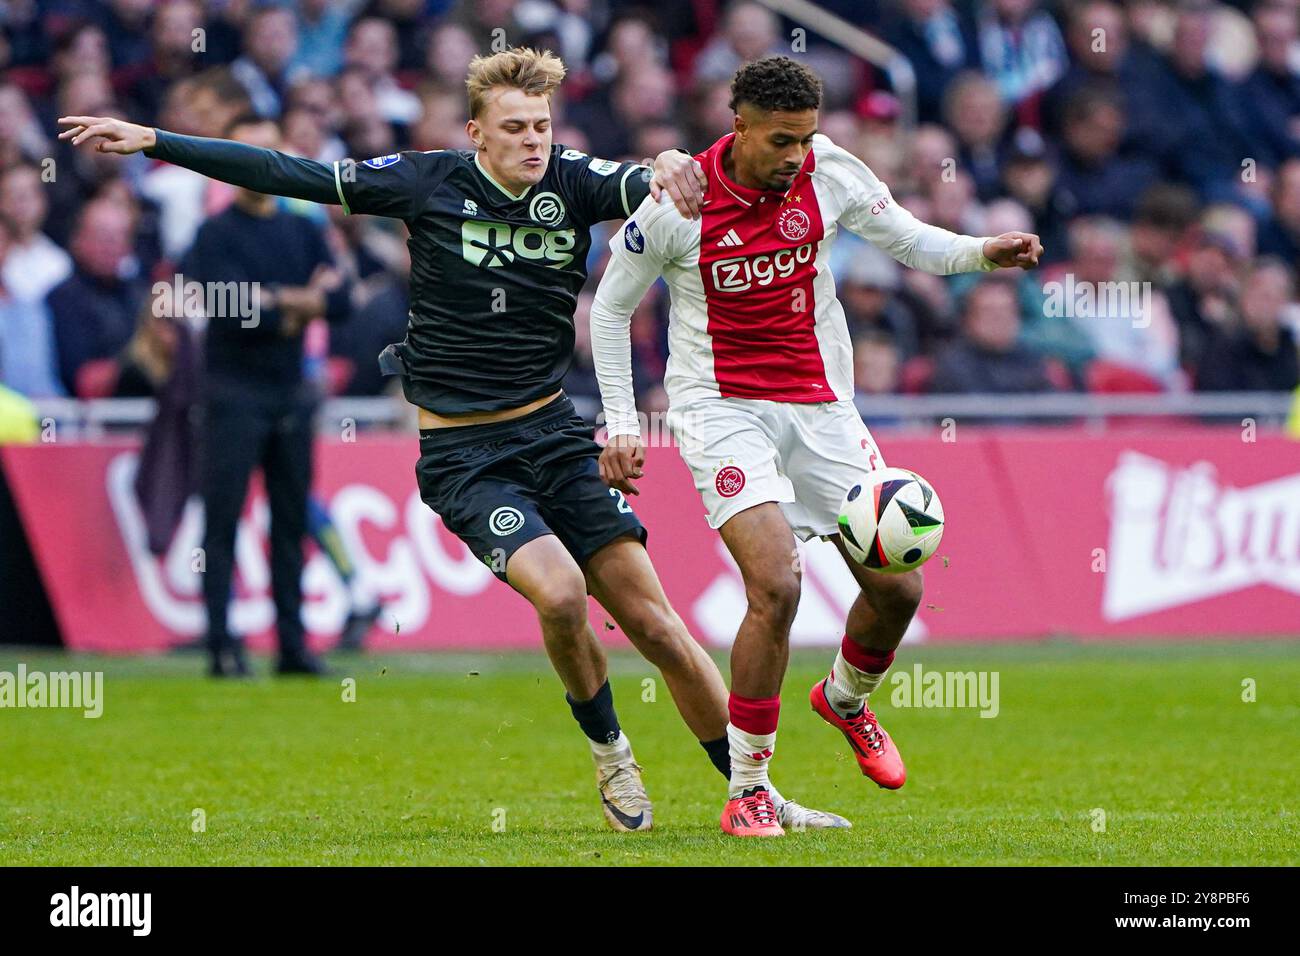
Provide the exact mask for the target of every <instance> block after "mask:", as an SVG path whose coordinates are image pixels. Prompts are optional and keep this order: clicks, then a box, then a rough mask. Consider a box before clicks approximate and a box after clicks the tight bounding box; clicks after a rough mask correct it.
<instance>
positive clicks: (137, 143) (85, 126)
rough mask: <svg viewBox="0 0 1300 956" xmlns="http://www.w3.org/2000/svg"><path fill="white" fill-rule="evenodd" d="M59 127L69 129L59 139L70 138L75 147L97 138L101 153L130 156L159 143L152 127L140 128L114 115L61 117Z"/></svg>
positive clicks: (98, 148)
mask: <svg viewBox="0 0 1300 956" xmlns="http://www.w3.org/2000/svg"><path fill="white" fill-rule="evenodd" d="M59 125H60V126H67V127H69V129H65V130H64V131H63V132H61V133H60V134H59V139H70V140H72V145H73V146H80V145H81V144H82V143H86V142H90V141H91V140H96V139H97V140H99V142H98V143H96V144H95V148H96V149H97V150H99V152H101V153H117V154H119V155H121V156H129V155H130V154H131V153H138V152H140V150H142V149H149V148H150V147H151V146H153V145H154V144H155V143H156V142H157V141H158V136H157V134H156V133H155V132H154V129H153V127H152V126H140V125H138V124H136V123H128V122H127V121H126V120H120V119H116V118H114V117H112V116H60V117H59Z"/></svg>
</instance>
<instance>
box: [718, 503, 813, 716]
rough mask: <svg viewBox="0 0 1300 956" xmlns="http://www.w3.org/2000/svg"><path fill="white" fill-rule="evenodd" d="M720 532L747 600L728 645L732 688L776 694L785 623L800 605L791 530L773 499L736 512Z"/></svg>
mask: <svg viewBox="0 0 1300 956" xmlns="http://www.w3.org/2000/svg"><path fill="white" fill-rule="evenodd" d="M721 532H722V540H723V541H724V542H725V543H726V545H727V549H728V550H729V551H730V552H731V555H732V557H734V558H735V559H736V563H737V564H738V565H740V574H741V577H742V578H743V579H744V582H745V597H746V599H747V601H748V607H747V608H746V609H745V618H744V620H743V621H741V622H740V630H739V631H738V632H737V634H736V643H735V645H734V646H733V647H732V649H731V689H732V691H734V692H735V693H736V694H739V695H740V696H742V697H752V698H768V697H776V696H778V695H779V694H780V693H781V681H782V680H783V679H784V678H785V669H786V663H787V662H788V660H789V657H790V625H791V623H792V622H793V621H794V615H795V611H796V610H798V608H799V586H800V581H799V572H798V570H797V564H796V561H795V544H794V533H793V532H792V531H791V530H790V524H789V522H787V521H786V519H785V515H784V514H783V513H782V511H781V508H780V506H779V505H777V504H776V503H774V502H767V503H765V504H761V505H757V506H756V507H753V508H748V509H746V510H745V511H742V512H740V513H739V514H737V515H735V516H734V517H732V518H731V519H729V520H728V521H727V523H726V524H724V525H723V526H722V529H721Z"/></svg>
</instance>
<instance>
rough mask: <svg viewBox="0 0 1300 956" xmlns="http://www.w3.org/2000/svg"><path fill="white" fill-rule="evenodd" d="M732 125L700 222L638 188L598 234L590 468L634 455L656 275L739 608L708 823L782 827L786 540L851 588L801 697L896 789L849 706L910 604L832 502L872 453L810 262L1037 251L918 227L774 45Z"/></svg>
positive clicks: (824, 280) (788, 605)
mask: <svg viewBox="0 0 1300 956" xmlns="http://www.w3.org/2000/svg"><path fill="white" fill-rule="evenodd" d="M732 94H733V97H732V107H733V109H735V110H736V113H737V116H736V121H735V130H734V131H733V132H732V133H729V134H728V135H726V136H724V137H722V138H721V139H719V140H718V141H717V142H716V143H714V144H713V145H712V146H711V147H710V148H709V149H707V150H705V151H704V152H703V153H701V154H699V156H698V157H697V158H698V160H699V162H700V163H701V165H702V167H703V169H704V173H705V175H706V176H707V177H708V187H707V190H706V192H705V197H704V204H703V215H702V218H701V219H699V220H691V219H687V218H684V217H683V216H681V215H680V214H679V213H678V212H677V211H676V210H675V209H674V207H673V205H672V204H671V203H669V202H658V203H656V202H654V201H653V200H647V201H646V202H644V203H643V204H642V205H641V206H640V207H639V208H638V209H637V210H636V211H635V212H634V213H633V215H632V217H631V218H630V219H629V220H628V221H627V223H626V224H625V226H624V228H623V231H622V233H621V234H619V235H617V236H615V237H614V238H613V239H612V240H611V242H610V248H611V250H612V253H613V255H612V258H611V260H610V263H609V266H608V268H607V270H606V272H605V274H604V277H603V279H602V281H601V282H600V285H599V288H598V289H597V292H596V298H595V303H594V305H593V307H592V311H591V327H592V345H593V351H594V356H595V364H596V371H597V375H598V378H599V382H600V389H601V397H602V400H603V403H604V413H605V424H606V426H607V429H608V433H609V436H610V442H609V445H608V446H607V447H606V449H605V452H604V454H603V456H602V461H601V468H602V476H603V477H605V479H606V481H607V482H609V483H610V484H611V485H613V486H615V487H619V488H621V489H623V490H624V491H630V492H632V493H635V492H636V490H637V489H636V488H635V485H634V484H632V481H631V479H634V478H636V477H638V476H639V475H640V473H641V469H642V467H643V462H644V449H643V448H642V447H641V444H640V439H639V426H638V420H637V415H636V405H635V399H634V395H633V390H632V374H631V357H630V330H629V322H630V317H631V314H632V312H633V310H634V309H635V308H636V306H637V304H638V303H639V302H640V300H641V298H642V297H643V296H644V294H645V292H646V291H647V290H648V289H649V287H650V286H651V285H652V284H653V283H654V282H655V281H656V280H657V279H658V278H660V277H661V276H662V277H663V279H664V280H665V281H666V283H667V285H668V288H669V291H670V295H671V309H670V320H669V331H668V341H669V358H668V365H667V370H666V373H665V376H664V385H665V387H666V389H667V392H668V398H669V412H668V423H669V426H670V428H671V430H672V432H673V435H674V438H675V439H676V440H677V443H678V445H679V447H680V450H681V455H682V458H683V459H684V460H685V462H686V464H687V465H688V466H689V467H690V469H691V472H692V474H693V475H694V478H695V485H696V488H697V489H698V490H699V492H700V496H701V498H702V499H703V501H704V505H705V510H706V512H707V516H708V521H709V524H710V526H711V527H713V528H715V529H718V530H719V532H720V533H721V534H722V537H723V540H724V542H725V543H726V544H727V547H728V549H729V550H730V551H731V553H732V555H733V557H735V558H736V561H737V563H738V564H739V566H740V569H741V573H742V577H743V579H744V581H745V586H746V594H747V597H748V599H749V606H748V608H747V611H746V616H745V620H744V621H743V622H742V624H741V627H740V631H739V633H738V635H737V638H736V644H735V645H734V647H733V650H732V687H731V697H730V706H729V713H730V724H729V725H728V736H729V738H730V743H731V764H732V774H731V786H730V792H729V797H730V799H729V801H728V803H727V807H726V809H725V810H724V811H723V814H722V828H723V830H724V831H726V832H728V833H734V834H736V835H743V836H750V835H754V836H763V835H780V832H781V827H780V825H779V823H778V822H776V821H775V819H774V817H773V814H772V812H771V809H770V807H768V806H767V804H766V802H765V792H766V790H767V786H768V785H767V764H768V761H769V760H770V759H771V755H772V752H773V748H774V746H775V737H776V723H777V715H778V712H779V694H780V685H781V679H782V678H783V676H784V672H785V662H786V658H787V656H788V639H789V627H790V622H791V621H792V620H793V617H794V611H795V608H796V607H797V605H798V597H799V572H798V568H797V562H795V561H793V560H792V557H793V555H794V554H795V553H796V552H795V550H794V549H795V544H794V540H793V536H794V535H798V536H799V538H801V539H803V540H808V539H810V538H812V537H815V536H825V537H828V538H830V539H831V540H832V541H834V542H835V544H836V545H837V547H839V548H840V551H841V554H843V555H844V558H845V560H846V562H847V563H848V566H849V567H850V569H851V570H852V571H853V573H854V576H855V578H856V579H857V581H858V583H859V585H860V587H861V593H860V594H859V596H858V598H857V600H856V601H855V603H854V605H853V607H852V609H851V610H850V613H849V617H848V620H847V622H846V627H845V634H844V638H843V641H842V643H841V650H840V653H839V654H838V655H837V657H836V661H835V665H834V667H833V668H832V670H831V673H830V675H829V676H828V678H827V679H826V680H824V681H821V682H819V683H818V684H817V685H815V686H814V688H813V690H812V694H811V702H812V705H813V709H814V710H815V711H817V713H819V714H820V715H821V716H822V717H823V718H824V719H825V720H826V721H827V722H828V723H831V724H832V725H833V726H835V727H836V728H837V729H839V730H840V731H841V732H843V734H844V735H845V737H846V738H847V739H848V741H849V744H850V746H851V747H852V749H853V751H854V753H855V756H856V757H857V760H858V763H859V765H860V767H861V769H862V772H863V773H864V774H865V775H867V776H868V777H870V778H871V779H872V780H874V781H875V782H876V783H877V784H879V785H880V786H882V787H885V788H889V789H896V788H897V787H900V786H902V784H903V782H904V780H905V778H906V772H905V770H904V767H903V762H902V759H901V757H900V756H899V754H898V750H897V748H896V747H894V745H893V743H892V741H891V740H890V738H889V735H888V734H886V733H885V732H884V731H883V730H882V729H881V728H880V725H879V722H878V721H877V720H876V717H875V715H874V714H873V713H872V711H871V709H870V708H869V707H868V706H867V696H868V695H869V694H870V692H871V691H873V690H874V689H875V688H876V687H877V686H879V684H880V683H881V681H882V680H883V678H884V673H885V671H886V669H887V668H888V667H889V664H890V663H891V662H892V660H893V652H894V648H895V647H897V645H898V643H899V641H901V640H902V636H903V632H904V631H905V630H906V628H907V625H908V623H909V622H910V620H911V618H912V615H913V613H914V612H915V610H916V607H917V606H918V604H919V602H920V597H921V575H920V571H919V570H918V571H913V572H910V573H908V574H904V575H895V576H884V575H877V574H874V573H872V572H869V571H868V570H867V569H865V568H863V567H861V566H860V565H858V564H856V563H855V562H854V561H852V560H851V559H850V558H849V556H848V555H847V553H846V552H844V550H843V546H842V544H841V543H840V542H839V539H838V536H837V535H836V530H837V516H838V511H839V505H840V503H841V501H842V500H843V497H844V494H845V492H846V491H847V489H848V488H849V487H851V486H852V485H853V484H854V483H856V482H857V481H858V480H859V479H860V478H861V475H862V473H863V472H865V471H868V470H871V469H874V468H880V467H883V466H884V460H883V458H882V456H881V452H880V449H879V448H878V447H877V445H876V443H875V441H874V439H873V438H872V437H871V433H870V432H869V431H868V430H867V427H866V425H865V424H864V423H863V421H862V418H861V416H860V415H859V414H858V412H857V409H856V408H855V407H854V404H853V394H854V392H853V351H852V343H851V341H850V338H849V332H848V328H847V325H846V323H845V318H844V310H843V309H842V308H841V306H840V303H839V301H838V300H837V299H836V297H835V283H834V279H833V277H832V275H831V272H830V269H829V268H828V264H827V260H828V258H829V255H830V248H831V243H832V242H833V241H834V239H835V236H836V233H837V232H838V231H839V230H840V229H841V228H844V229H849V230H851V231H853V232H855V233H857V234H858V235H860V236H862V237H863V238H865V239H867V240H868V241H870V242H872V243H874V244H875V245H877V246H878V247H880V248H881V249H883V250H885V251H886V252H888V253H889V254H890V255H891V256H893V257H894V258H895V259H897V260H898V261H899V262H901V263H903V264H904V265H906V266H910V267H912V268H916V269H921V270H924V271H926V272H931V273H936V274H951V273H956V272H975V271H988V270H992V269H996V268H999V267H1003V266H1008V267H1010V266H1020V267H1025V268H1028V267H1030V266H1032V265H1034V264H1036V263H1037V257H1038V254H1039V253H1040V252H1041V246H1040V245H1039V243H1038V238H1037V237H1036V236H1032V235H1029V234H1027V233H1009V234H1007V235H1004V236H999V237H995V238H987V237H985V238H977V237H973V236H959V235H955V234H954V233H951V232H949V231H947V230H944V229H940V228H938V227H935V226H930V225H927V224H925V223H922V222H920V221H919V220H917V219H916V218H915V217H913V216H912V215H911V214H910V213H909V212H908V211H907V210H905V209H903V208H902V207H901V206H899V205H898V203H897V202H895V201H894V198H893V197H892V196H891V195H890V191H889V188H888V187H887V186H886V185H885V184H884V183H882V182H881V181H880V180H879V179H878V178H877V177H876V176H875V174H874V173H872V171H871V170H870V169H869V168H868V167H867V166H866V165H865V164H864V163H863V162H862V161H861V160H859V159H858V158H857V157H856V156H854V155H853V154H851V153H850V152H848V151H847V150H844V149H842V148H840V147H838V146H836V145H835V144H834V143H832V142H831V141H830V140H829V139H828V138H827V137H826V136H824V135H821V134H819V133H817V132H816V125H817V109H818V107H819V105H820V95H821V85H820V82H819V81H818V80H817V78H816V76H815V75H814V74H812V73H811V71H809V70H808V69H807V68H805V67H803V66H801V65H799V64H798V63H796V62H795V61H793V60H791V59H789V58H786V57H766V58H764V59H762V60H758V61H756V62H754V63H750V64H748V65H746V66H744V67H742V68H741V69H740V70H739V71H738V72H737V74H736V77H735V78H734V80H733V82H732Z"/></svg>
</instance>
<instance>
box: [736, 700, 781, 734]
mask: <svg viewBox="0 0 1300 956" xmlns="http://www.w3.org/2000/svg"><path fill="white" fill-rule="evenodd" d="M727 716H728V717H729V718H730V719H731V725H732V726H733V727H735V728H736V729H737V730H743V731H744V732H745V733H747V734H759V735H764V734H774V733H776V723H777V719H778V718H779V717H780V716H781V698H780V697H741V696H740V695H739V694H732V695H731V696H730V697H729V698H728V699H727Z"/></svg>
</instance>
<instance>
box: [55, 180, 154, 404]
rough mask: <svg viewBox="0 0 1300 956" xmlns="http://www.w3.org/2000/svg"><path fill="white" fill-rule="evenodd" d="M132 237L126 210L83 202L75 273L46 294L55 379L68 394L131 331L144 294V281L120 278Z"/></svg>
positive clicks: (105, 201) (118, 347)
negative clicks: (85, 367)
mask: <svg viewBox="0 0 1300 956" xmlns="http://www.w3.org/2000/svg"><path fill="white" fill-rule="evenodd" d="M132 233H133V227H132V224H131V214H130V212H129V211H128V210H127V209H126V208H125V207H123V206H121V205H120V204H118V203H116V202H113V201H112V200H108V199H96V200H93V201H92V202H89V203H87V204H86V205H85V206H84V207H83V208H82V210H81V215H80V216H79V217H78V219H77V226H76V229H75V230H74V233H73V237H72V259H73V262H74V263H75V267H74V269H73V273H72V275H70V276H68V278H67V279H65V280H63V282H61V283H59V284H58V285H56V286H55V287H54V288H53V289H51V290H50V293H49V295H48V296H46V299H45V304H46V306H47V307H48V308H49V310H50V321H51V326H52V328H53V331H54V346H55V352H56V355H57V361H58V372H59V378H60V379H61V380H62V382H63V387H64V388H65V389H66V390H67V392H68V394H70V395H75V394H77V371H78V370H79V369H80V368H81V367H82V366H83V365H84V364H86V363H87V362H90V361H93V360H95V359H106V358H112V357H113V356H114V355H116V354H117V353H118V352H119V351H121V349H122V347H123V346H125V345H126V343H127V342H128V341H130V339H131V336H132V335H133V334H134V333H135V318H136V312H137V311H138V309H139V307H140V303H141V302H143V301H144V297H145V293H146V291H147V290H146V288H145V286H144V283H143V282H142V281H139V280H138V279H128V278H123V273H124V272H126V271H127V265H128V263H129V260H130V258H131V244H132Z"/></svg>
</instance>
